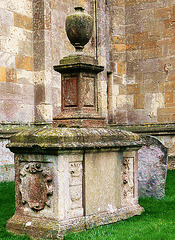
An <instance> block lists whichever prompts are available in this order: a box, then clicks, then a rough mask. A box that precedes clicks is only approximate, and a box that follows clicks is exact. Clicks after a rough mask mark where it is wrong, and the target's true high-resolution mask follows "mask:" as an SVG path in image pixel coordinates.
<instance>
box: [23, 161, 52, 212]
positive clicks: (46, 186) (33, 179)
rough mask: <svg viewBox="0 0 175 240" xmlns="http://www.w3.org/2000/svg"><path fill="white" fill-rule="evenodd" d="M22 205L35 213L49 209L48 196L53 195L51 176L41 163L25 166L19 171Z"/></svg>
mask: <svg viewBox="0 0 175 240" xmlns="http://www.w3.org/2000/svg"><path fill="white" fill-rule="evenodd" d="M20 178H21V184H20V192H21V195H22V203H23V205H25V204H26V203H27V204H28V206H29V207H30V208H31V209H32V210H35V211H40V210H42V209H44V207H45V205H47V206H48V207H50V201H49V195H52V194H53V186H52V174H51V171H49V169H46V167H44V166H43V165H42V164H41V163H37V162H35V163H29V164H26V165H25V166H24V167H23V168H22V169H21V171H20Z"/></svg>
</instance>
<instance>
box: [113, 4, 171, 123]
mask: <svg viewBox="0 0 175 240" xmlns="http://www.w3.org/2000/svg"><path fill="white" fill-rule="evenodd" d="M116 8H117V11H118V12H120V15H119V16H120V19H122V18H121V15H122V16H124V17H123V22H121V23H120V25H118V21H116V20H114V23H115V26H116V25H118V26H120V29H121V28H122V27H123V30H122V31H123V32H122V31H119V30H118V31H117V32H116V33H115V35H114V36H113V50H114V51H113V52H114V53H115V54H114V56H117V58H114V62H115V64H114V65H115V66H116V68H115V72H114V85H115V86H117V88H118V89H117V90H118V94H117V96H116V100H115V101H116V106H117V108H116V112H117V113H116V121H117V123H128V124H133V123H139V124H140V123H156V122H158V123H160V122H174V106H175V100H174V73H175V72H174V69H175V68H174V64H175V62H174V53H175V52H174V50H173V49H174V46H173V42H174V33H175V25H174V19H175V5H174V3H173V2H172V1H166V2H165V1H162V0H149V1H143V0H139V1H135V0H127V1H125V2H122V1H120V2H119V1H117V7H116ZM122 12H123V13H122ZM120 21H121V20H120ZM115 29H116V27H115Z"/></svg>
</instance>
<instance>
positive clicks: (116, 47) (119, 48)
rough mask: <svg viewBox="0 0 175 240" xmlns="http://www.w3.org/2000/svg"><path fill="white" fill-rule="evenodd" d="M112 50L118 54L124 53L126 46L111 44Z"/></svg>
mask: <svg viewBox="0 0 175 240" xmlns="http://www.w3.org/2000/svg"><path fill="white" fill-rule="evenodd" d="M113 48H114V49H115V50H117V51H118V52H122V51H126V44H113Z"/></svg>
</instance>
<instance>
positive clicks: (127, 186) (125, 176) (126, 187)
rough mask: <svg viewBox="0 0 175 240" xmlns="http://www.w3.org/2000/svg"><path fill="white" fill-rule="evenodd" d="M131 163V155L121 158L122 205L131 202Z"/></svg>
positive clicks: (132, 161) (132, 169) (132, 183)
mask: <svg viewBox="0 0 175 240" xmlns="http://www.w3.org/2000/svg"><path fill="white" fill-rule="evenodd" d="M133 163H134V158H133V157H124V158H123V172H122V181H123V184H122V185H123V186H122V188H123V205H126V204H128V203H131V202H132V200H133V190H134V179H133V171H134V168H133Z"/></svg>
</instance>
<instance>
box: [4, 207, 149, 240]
mask: <svg viewBox="0 0 175 240" xmlns="http://www.w3.org/2000/svg"><path fill="white" fill-rule="evenodd" d="M143 211H144V209H143V208H142V207H140V206H139V205H132V206H128V207H123V208H120V209H117V210H116V211H114V212H101V213H97V214H93V215H89V216H85V217H79V218H72V219H67V220H63V221H58V220H56V219H48V218H47V219H46V218H34V217H30V216H24V215H20V214H19V215H18V214H17V213H16V214H15V215H14V216H13V217H12V218H11V219H9V220H8V222H7V226H6V227H7V230H8V231H10V232H12V233H14V234H21V235H24V234H27V235H29V236H31V237H32V238H34V239H35V238H37V239H39V238H42V239H62V238H63V236H64V235H66V234H67V233H68V232H79V231H83V230H86V229H90V228H93V227H96V226H100V225H105V224H110V223H115V222H118V221H121V220H124V219H127V218H130V217H133V216H135V215H140V214H141V213H142V212H143Z"/></svg>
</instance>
